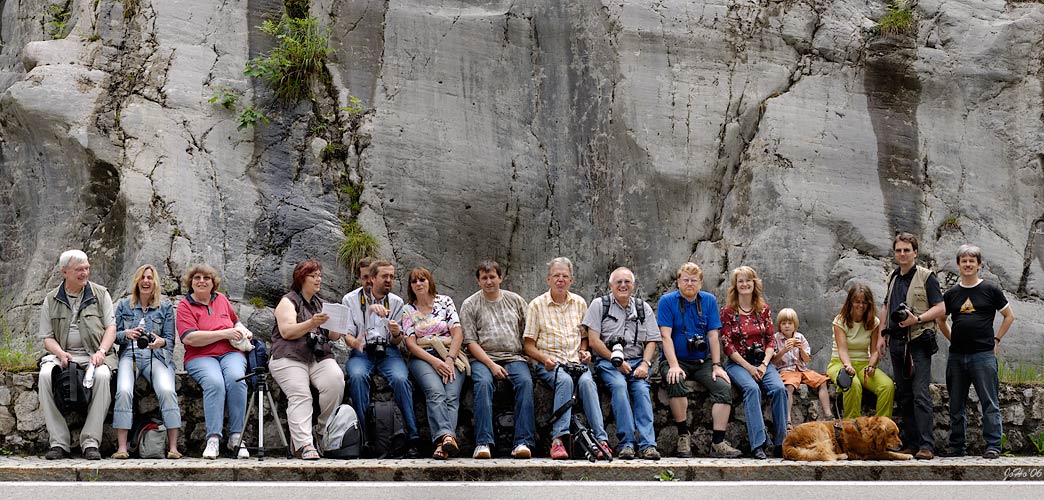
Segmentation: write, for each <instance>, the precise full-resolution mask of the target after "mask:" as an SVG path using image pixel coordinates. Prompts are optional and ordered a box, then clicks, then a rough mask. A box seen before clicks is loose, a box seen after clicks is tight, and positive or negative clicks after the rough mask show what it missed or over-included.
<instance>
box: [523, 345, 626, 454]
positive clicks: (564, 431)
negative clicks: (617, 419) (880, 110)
mask: <svg viewBox="0 0 1044 500" xmlns="http://www.w3.org/2000/svg"><path fill="white" fill-rule="evenodd" d="M533 368H534V369H536V374H537V376H538V377H540V380H543V381H544V382H546V383H547V385H549V386H551V387H552V388H553V389H554V390H555V402H554V406H553V407H552V408H551V411H552V412H554V411H555V410H557V409H558V408H560V407H561V406H562V405H564V404H566V403H567V402H568V401H569V400H570V399H572V398H573V377H571V376H569V374H568V373H566V372H565V370H563V369H562V368H561V367H558V366H556V367H555V370H554V371H547V369H546V368H544V365H542V364H539V365H533ZM555 373H558V377H557V379H558V380H557V381H556V380H555V378H556V377H555ZM578 382H579V383H580V401H581V402H582V403H583V406H584V415H586V416H587V424H588V425H590V426H591V430H592V431H594V435H595V439H597V440H599V441H604V440H606V439H608V438H609V435H608V434H606V432H605V424H604V423H603V422H602V406H601V404H600V403H599V402H598V386H596V385H595V383H594V379H593V378H591V371H590V370H588V371H585V372H584V374H583V375H581V376H580V378H579V380H578ZM572 414H573V409H572V408H570V409H568V410H566V411H565V413H563V414H562V416H561V417H560V418H559V419H558V420H556V421H554V422H553V423H552V424H551V437H554V438H557V437H562V436H568V435H569V422H570V420H571V418H572Z"/></svg>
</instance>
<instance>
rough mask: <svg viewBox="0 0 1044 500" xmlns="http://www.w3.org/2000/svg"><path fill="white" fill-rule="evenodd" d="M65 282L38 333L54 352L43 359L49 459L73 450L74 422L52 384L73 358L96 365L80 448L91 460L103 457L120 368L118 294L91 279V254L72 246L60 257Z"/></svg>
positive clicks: (52, 295) (50, 295)
mask: <svg viewBox="0 0 1044 500" xmlns="http://www.w3.org/2000/svg"><path fill="white" fill-rule="evenodd" d="M58 267H60V268H61V272H62V284H61V285H58V288H55V289H54V290H51V291H50V292H47V296H46V297H45V298H44V302H43V306H42V307H41V308H40V330H39V333H38V334H37V338H39V339H40V340H41V341H42V342H43V347H44V349H45V350H47V352H48V353H49V354H48V355H46V356H44V358H43V359H42V360H41V363H40V378H39V384H38V388H39V391H40V409H41V410H42V411H43V414H44V421H45V423H46V424H47V434H48V435H49V440H50V450H48V451H47V453H46V454H45V455H44V458H46V459H48V460H55V459H59V458H66V457H68V456H69V453H70V447H71V446H70V444H69V441H70V435H69V425H68V423H67V422H66V421H65V416H64V415H62V413H61V412H59V410H58V406H57V404H56V403H55V400H54V394H53V390H52V386H51V373H52V371H53V370H54V368H55V367H56V366H61V367H62V368H66V367H67V366H68V365H69V362H70V361H72V362H75V363H77V364H79V365H81V366H82V367H83V368H84V369H85V370H90V367H91V366H93V367H94V384H93V387H92V388H91V399H90V404H89V406H88V410H87V419H86V421H85V422H84V424H83V429H82V430H81V431H80V450H81V452H82V453H83V458H86V459H87V460H100V459H101V453H99V451H98V445H99V444H100V443H101V439H102V425H103V424H104V423H105V416H106V414H107V413H108V412H109V404H110V403H111V402H112V394H111V390H110V387H109V379H110V375H111V373H112V370H114V369H115V368H116V365H117V362H118V360H117V358H116V350H115V349H113V347H112V345H113V343H114V342H115V341H116V321H115V317H114V316H113V308H112V297H110V296H109V291H108V290H106V289H105V287H103V286H101V285H98V284H96V283H92V282H91V281H89V280H88V278H90V275H91V265H90V263H89V262H88V261H87V254H85V253H83V252H81V251H79V250H68V251H66V252H64V253H62V255H61V257H60V258H59V259H58Z"/></svg>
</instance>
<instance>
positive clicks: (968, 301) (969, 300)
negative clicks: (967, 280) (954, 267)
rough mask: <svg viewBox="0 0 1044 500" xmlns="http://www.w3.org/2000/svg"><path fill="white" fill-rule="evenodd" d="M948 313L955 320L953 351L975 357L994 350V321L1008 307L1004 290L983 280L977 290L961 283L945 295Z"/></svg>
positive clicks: (951, 341) (951, 344) (951, 345)
mask: <svg viewBox="0 0 1044 500" xmlns="http://www.w3.org/2000/svg"><path fill="white" fill-rule="evenodd" d="M943 301H944V302H946V314H949V315H950V318H951V319H952V320H953V326H952V327H951V328H950V330H951V335H950V352H953V353H957V354H975V353H977V352H986V351H992V350H993V347H994V342H993V319H994V318H995V317H996V316H997V311H1000V310H1001V309H1004V307H1005V306H1007V305H1008V299H1007V298H1005V297H1004V292H1002V291H1001V289H1000V287H998V286H997V285H996V284H994V283H992V282H989V281H980V282H979V284H978V285H975V286H973V287H965V286H962V285H961V284H960V283H957V284H956V285H954V286H953V287H952V288H950V289H949V290H947V291H946V293H945V294H943Z"/></svg>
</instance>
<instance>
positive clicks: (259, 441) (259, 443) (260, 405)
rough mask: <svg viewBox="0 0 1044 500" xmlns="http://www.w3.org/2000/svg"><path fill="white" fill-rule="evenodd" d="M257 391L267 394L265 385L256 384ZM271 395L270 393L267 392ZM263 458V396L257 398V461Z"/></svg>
mask: <svg viewBox="0 0 1044 500" xmlns="http://www.w3.org/2000/svg"><path fill="white" fill-rule="evenodd" d="M257 387H258V389H257V391H258V392H263V393H265V394H268V392H267V391H266V390H265V389H266V388H265V387H262V386H261V384H260V383H259V384H257ZM268 395H269V396H271V394H268ZM264 459H265V396H264V395H262V396H261V397H260V398H257V461H258V462H261V461H264Z"/></svg>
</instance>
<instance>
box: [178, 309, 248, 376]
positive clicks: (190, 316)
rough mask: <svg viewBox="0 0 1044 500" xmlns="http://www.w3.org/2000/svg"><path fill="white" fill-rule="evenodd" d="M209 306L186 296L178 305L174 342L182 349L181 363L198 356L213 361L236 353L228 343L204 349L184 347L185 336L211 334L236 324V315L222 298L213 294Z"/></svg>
mask: <svg viewBox="0 0 1044 500" xmlns="http://www.w3.org/2000/svg"><path fill="white" fill-rule="evenodd" d="M211 297H212V298H211V299H210V304H200V303H199V302H196V301H195V299H193V298H192V296H191V295H186V296H185V298H183V299H181V302H178V313H177V315H176V316H175V322H176V323H175V324H176V325H177V330H178V338H180V339H181V343H182V344H184V345H185V362H186V363H188V362H189V360H191V359H192V358H198V357H202V356H210V357H216V356H221V355H222V354H226V353H229V352H232V351H237V349H236V348H235V347H232V344H230V343H229V342H228V340H225V339H222V340H219V341H217V342H213V343H210V344H207V345H204V346H191V345H188V344H185V336H186V335H190V334H191V333H192V332H194V331H196V330H202V331H205V332H206V331H214V330H224V329H226V328H232V327H233V326H235V325H236V322H237V321H239V317H238V316H236V312H235V311H233V310H232V303H230V302H229V301H228V298H226V297H225V295H224V294H221V293H214V294H213V295H212V296H211Z"/></svg>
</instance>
